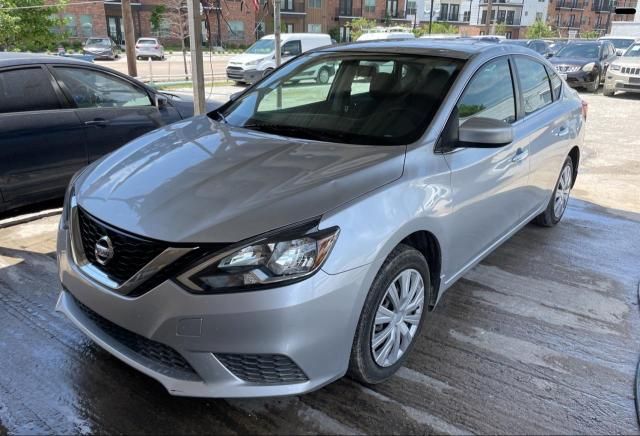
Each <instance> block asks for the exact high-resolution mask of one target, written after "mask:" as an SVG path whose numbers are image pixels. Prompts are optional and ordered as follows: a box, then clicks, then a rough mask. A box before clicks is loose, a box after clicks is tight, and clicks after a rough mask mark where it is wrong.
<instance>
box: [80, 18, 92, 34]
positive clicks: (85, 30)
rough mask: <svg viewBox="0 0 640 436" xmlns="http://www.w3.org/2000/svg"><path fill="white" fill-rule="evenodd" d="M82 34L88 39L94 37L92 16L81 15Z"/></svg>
mask: <svg viewBox="0 0 640 436" xmlns="http://www.w3.org/2000/svg"><path fill="white" fill-rule="evenodd" d="M80 32H82V36H84V37H86V38H88V37H90V36H93V17H92V16H91V15H80Z"/></svg>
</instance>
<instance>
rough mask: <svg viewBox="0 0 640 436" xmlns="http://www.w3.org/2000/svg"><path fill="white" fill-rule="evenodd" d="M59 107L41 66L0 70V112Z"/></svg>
mask: <svg viewBox="0 0 640 436" xmlns="http://www.w3.org/2000/svg"><path fill="white" fill-rule="evenodd" d="M58 108H60V102H59V101H58V98H57V97H56V94H55V92H54V90H53V88H52V86H51V82H50V79H49V75H48V73H45V72H44V71H43V70H42V68H40V67H34V68H21V69H16V70H9V71H0V113H10V112H27V111H40V110H49V109H58Z"/></svg>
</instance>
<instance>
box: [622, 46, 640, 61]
mask: <svg viewBox="0 0 640 436" xmlns="http://www.w3.org/2000/svg"><path fill="white" fill-rule="evenodd" d="M623 56H624V57H625V58H640V44H633V45H632V46H631V47H629V49H628V50H627V51H626V52H625V53H624V55H623Z"/></svg>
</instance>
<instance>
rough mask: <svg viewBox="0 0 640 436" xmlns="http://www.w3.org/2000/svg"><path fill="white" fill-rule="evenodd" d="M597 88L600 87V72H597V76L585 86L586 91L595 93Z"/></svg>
mask: <svg viewBox="0 0 640 436" xmlns="http://www.w3.org/2000/svg"><path fill="white" fill-rule="evenodd" d="M598 88H600V73H598V77H597V78H596V80H595V81H594V82H593V83H592V84H590V85H589V86H587V91H589V92H593V93H594V94H595V93H596V92H598Z"/></svg>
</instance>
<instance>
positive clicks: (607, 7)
mask: <svg viewBox="0 0 640 436" xmlns="http://www.w3.org/2000/svg"><path fill="white" fill-rule="evenodd" d="M614 9H615V6H614V5H613V4H611V3H610V2H609V1H606V0H605V1H594V2H593V3H591V10H592V11H596V12H611V11H613V10H614Z"/></svg>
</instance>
